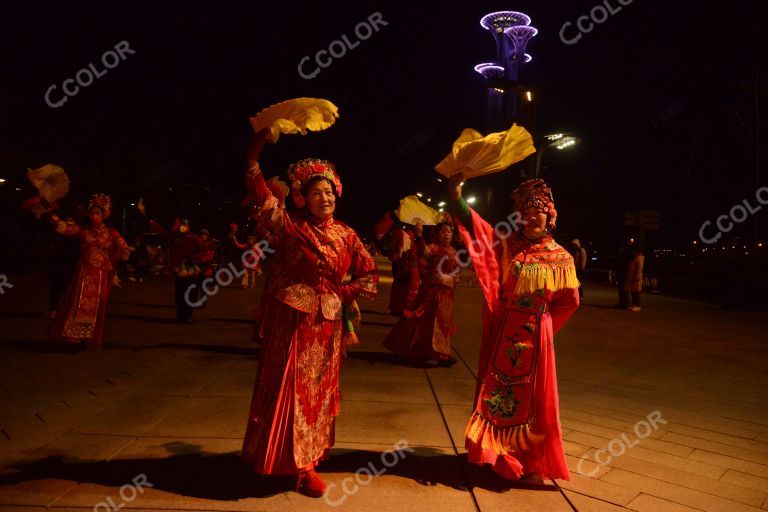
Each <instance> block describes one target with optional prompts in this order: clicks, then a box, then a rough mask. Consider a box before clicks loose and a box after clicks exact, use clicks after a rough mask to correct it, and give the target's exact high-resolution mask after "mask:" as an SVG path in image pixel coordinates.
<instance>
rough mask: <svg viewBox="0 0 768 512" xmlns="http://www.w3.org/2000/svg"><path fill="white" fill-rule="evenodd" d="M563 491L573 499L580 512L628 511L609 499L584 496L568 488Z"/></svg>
mask: <svg viewBox="0 0 768 512" xmlns="http://www.w3.org/2000/svg"><path fill="white" fill-rule="evenodd" d="M563 493H564V494H565V495H566V496H567V497H568V499H569V500H571V503H573V506H574V507H576V510H578V511H579V512H626V510H627V509H626V508H624V507H619V506H617V505H614V504H612V503H608V502H607V501H602V500H598V499H595V498H592V497H591V496H584V495H583V494H579V493H577V492H573V491H569V490H567V489H563Z"/></svg>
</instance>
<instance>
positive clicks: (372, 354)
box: [341, 346, 424, 377]
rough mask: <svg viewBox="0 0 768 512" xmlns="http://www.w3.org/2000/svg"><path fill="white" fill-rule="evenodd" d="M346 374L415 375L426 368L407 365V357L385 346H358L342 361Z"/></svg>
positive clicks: (421, 372)
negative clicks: (363, 348) (360, 347)
mask: <svg viewBox="0 0 768 512" xmlns="http://www.w3.org/2000/svg"><path fill="white" fill-rule="evenodd" d="M345 374H352V375H379V374H387V375H393V376H394V375H398V376H401V377H415V376H417V375H423V374H424V369H423V368H419V367H415V366H409V365H407V364H406V360H405V359H403V358H402V357H400V356H398V355H396V354H393V353H392V352H389V351H388V350H386V349H385V348H384V347H380V346H379V347H369V350H360V349H359V348H358V347H356V348H355V349H354V350H350V351H349V352H348V353H347V357H346V359H342V361H341V375H342V376H344V375H345Z"/></svg>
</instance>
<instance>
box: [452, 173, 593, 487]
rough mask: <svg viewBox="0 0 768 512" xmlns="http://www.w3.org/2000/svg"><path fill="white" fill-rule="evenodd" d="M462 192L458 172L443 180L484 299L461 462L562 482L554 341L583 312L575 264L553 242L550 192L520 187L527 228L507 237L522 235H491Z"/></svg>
mask: <svg viewBox="0 0 768 512" xmlns="http://www.w3.org/2000/svg"><path fill="white" fill-rule="evenodd" d="M462 184H463V176H462V174H461V173H458V174H457V175H455V176H453V177H452V178H451V179H450V180H449V181H448V192H449V195H450V197H451V199H452V201H451V208H452V210H453V212H454V214H455V217H456V221H457V225H458V227H459V232H460V233H461V236H462V238H463V240H464V243H465V245H466V246H467V248H468V249H469V253H470V256H471V258H472V264H473V266H474V268H475V272H476V274H477V276H478V281H479V282H480V286H481V289H482V291H483V296H484V298H485V305H484V309H483V337H482V343H481V347H480V360H479V365H478V380H477V388H476V391H475V405H474V412H473V413H472V416H471V418H470V420H469V423H468V424H467V428H466V432H465V446H466V449H467V457H468V459H469V461H470V462H472V463H475V464H479V465H484V464H490V465H491V467H492V469H493V471H494V472H496V473H498V474H500V475H502V476H503V477H505V478H508V479H520V478H525V477H527V476H538V477H539V478H547V479H558V478H559V479H564V480H568V479H569V478H570V474H569V472H568V465H567V463H566V460H565V454H564V453H563V441H562V432H561V430H560V419H559V402H558V394H557V376H556V373H555V350H554V335H555V334H556V333H557V332H558V331H559V330H560V328H561V327H562V326H563V325H564V324H565V322H566V321H567V320H568V318H570V316H571V315H572V314H573V312H574V311H575V310H576V309H577V307H578V305H579V292H578V288H579V282H578V279H577V278H576V268H575V266H574V263H573V257H571V255H570V254H569V253H568V251H566V250H565V249H564V248H563V247H561V246H560V245H558V244H557V243H556V242H555V241H554V239H553V237H552V232H553V230H554V228H555V223H556V220H557V210H556V209H555V205H554V199H553V196H552V192H551V190H550V189H549V187H548V186H547V184H546V183H545V182H544V181H543V180H540V179H533V180H527V181H525V182H523V183H522V184H521V185H520V186H519V187H517V189H515V191H514V192H513V195H512V197H513V201H514V207H515V210H516V212H520V214H521V215H522V218H521V221H522V223H523V227H522V229H521V230H516V231H513V230H512V228H513V227H514V228H517V227H519V226H509V225H507V226H506V227H504V228H500V227H498V226H497V229H494V228H493V227H491V226H490V225H489V224H488V223H487V222H485V221H484V220H483V219H482V218H481V217H480V216H479V215H478V214H477V213H476V212H475V211H473V210H471V209H470V208H469V206H468V205H467V203H466V202H465V201H464V200H463V199H462V197H461V187H462ZM502 235H504V236H502Z"/></svg>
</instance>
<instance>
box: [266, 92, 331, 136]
mask: <svg viewBox="0 0 768 512" xmlns="http://www.w3.org/2000/svg"><path fill="white" fill-rule="evenodd" d="M338 117H339V108H338V107H337V106H336V105H334V104H333V103H331V102H330V101H328V100H324V99H321V98H295V99H292V100H286V101H281V102H280V103H275V104H274V105H272V106H269V107H267V108H265V109H263V110H262V111H261V112H259V113H258V114H256V115H255V116H253V117H252V118H251V126H252V127H253V130H254V131H255V132H256V133H258V132H260V131H261V130H263V129H265V128H266V129H267V130H268V133H267V140H268V141H269V142H273V143H274V142H277V139H278V138H280V134H281V133H285V134H294V133H301V134H302V135H306V134H307V130H310V131H320V130H325V129H326V128H328V127H330V126H331V125H333V123H335V122H336V118H338Z"/></svg>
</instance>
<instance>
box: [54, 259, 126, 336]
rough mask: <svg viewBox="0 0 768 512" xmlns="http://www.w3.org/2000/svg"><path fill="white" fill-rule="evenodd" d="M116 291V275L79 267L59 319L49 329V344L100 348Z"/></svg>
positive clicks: (107, 271)
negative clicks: (109, 304)
mask: <svg viewBox="0 0 768 512" xmlns="http://www.w3.org/2000/svg"><path fill="white" fill-rule="evenodd" d="M111 289H112V271H110V270H100V269H95V268H93V267H83V266H79V267H78V269H77V274H76V275H75V276H74V278H73V279H72V281H71V282H70V284H69V288H68V289H67V294H66V295H65V296H64V300H63V301H62V304H61V307H60V308H59V310H58V311H57V313H56V317H55V318H54V319H53V321H52V322H51V325H50V327H49V328H48V336H47V337H48V340H49V341H54V342H61V343H79V342H81V341H84V342H85V343H86V344H88V345H89V346H93V347H100V346H101V344H102V342H103V341H104V320H105V318H106V316H107V302H108V301H109V292H110V290H111Z"/></svg>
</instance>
